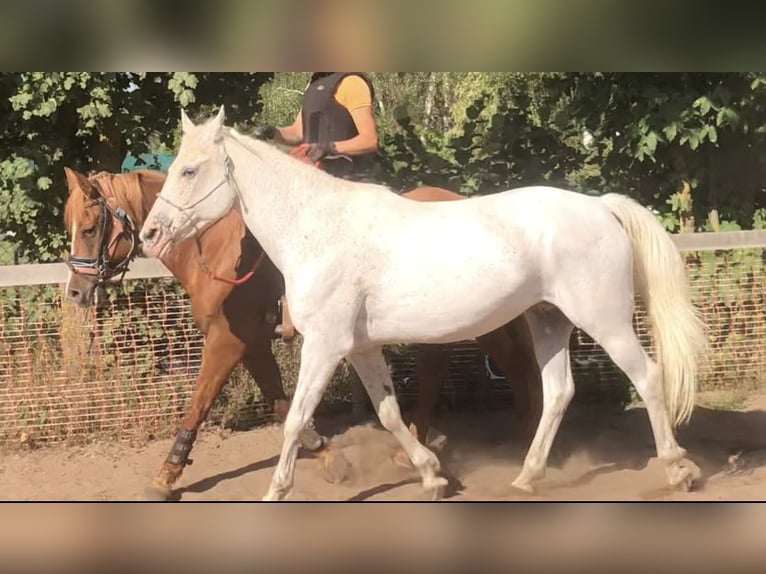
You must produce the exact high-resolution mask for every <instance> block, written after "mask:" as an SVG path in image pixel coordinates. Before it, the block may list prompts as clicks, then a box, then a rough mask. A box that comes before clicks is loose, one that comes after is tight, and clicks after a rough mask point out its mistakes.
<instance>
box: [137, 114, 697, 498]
mask: <svg viewBox="0 0 766 574" xmlns="http://www.w3.org/2000/svg"><path fill="white" fill-rule="evenodd" d="M182 119H183V124H184V126H183V127H184V136H183V140H182V143H181V147H180V150H179V153H178V156H177V158H176V160H175V162H174V163H173V165H172V166H171V168H170V171H169V174H168V178H167V180H166V183H165V187H164V188H163V190H162V193H161V194H160V196H159V201H157V202H156V203H155V205H154V207H153V209H152V211H151V212H150V214H149V216H148V217H147V220H146V223H145V225H144V228H143V230H142V240H143V242H144V246H145V250H146V251H147V252H148V253H150V254H154V255H157V256H159V255H161V254H162V253H163V252H164V250H166V249H170V248H172V245H173V244H174V243H176V242H178V241H181V240H183V239H185V238H186V237H188V236H190V235H193V234H195V233H200V232H201V231H203V230H204V229H205V228H206V227H207V226H209V225H210V224H212V223H214V222H215V221H217V220H218V219H220V218H221V217H223V216H224V215H225V214H226V213H227V212H228V211H229V210H230V209H232V208H235V209H239V210H241V212H242V215H243V218H244V220H245V222H246V224H247V226H248V228H249V229H250V230H251V232H252V233H253V235H254V236H255V237H256V238H257V239H258V240H259V241H260V243H261V244H262V246H263V248H264V249H265V251H266V253H267V254H268V255H269V257H270V258H271V259H272V260H273V261H274V263H275V265H276V266H277V268H279V270H280V271H281V272H282V273H283V274H284V276H285V283H286V289H287V298H288V300H289V301H290V311H291V315H292V318H293V321H294V323H295V325H296V327H297V328H298V329H299V330H300V331H301V333H302V334H303V336H304V345H303V349H302V356H301V368H300V373H299V380H298V384H297V387H296V391H295V395H294V398H293V402H292V406H291V409H290V413H289V415H288V417H287V420H286V422H285V443H284V445H283V449H282V456H281V457H280V462H279V464H278V466H277V469H276V471H275V474H274V479H273V481H272V484H271V487H270V489H269V492H268V494H267V495H266V498H269V499H272V498H282V497H284V496H285V495H286V494H287V493H288V492H289V490H290V489H291V487H292V484H293V469H294V461H295V456H296V453H297V433H298V432H299V431H300V430H301V429H302V428H303V426H304V425H305V424H306V422H307V421H308V420H309V418H310V417H311V415H312V414H313V411H314V409H315V408H316V406H317V405H318V403H319V401H320V399H321V396H322V393H323V392H324V389H325V387H326V385H327V383H328V382H329V379H330V377H331V376H332V373H333V371H334V370H335V368H336V366H337V364H338V362H339V361H340V360H341V359H342V358H343V357H348V358H349V359H350V360H351V362H352V364H353V365H354V368H355V369H356V370H357V372H358V373H359V375H360V378H361V379H362V381H363V383H364V384H365V387H366V388H367V390H368V392H369V394H370V397H371V399H372V402H373V404H374V405H375V406H376V408H377V411H378V415H379V417H380V419H381V422H382V424H383V425H384V426H385V427H386V428H388V429H389V430H391V432H392V433H394V435H396V437H397V438H398V439H399V441H400V442H401V444H402V447H403V448H404V449H405V451H406V452H407V453H408V454H409V455H410V458H411V459H412V461H413V464H414V465H415V467H416V468H417V469H418V470H419V471H420V473H421V475H422V477H423V484H424V487H425V488H427V489H434V490H436V491H438V490H440V489H441V488H442V487H443V486H444V484H445V481H444V479H443V478H441V477H439V476H438V472H439V470H440V469H439V463H438V460H437V459H436V456H435V455H434V454H433V453H432V452H430V451H429V450H428V449H426V448H425V447H424V446H423V445H421V444H420V443H419V442H418V441H417V440H416V439H414V438H413V437H412V436H411V435H410V434H409V433H408V432H407V429H406V428H405V426H404V424H403V423H402V421H401V416H400V414H399V408H398V405H397V403H396V398H395V396H394V393H393V386H392V383H391V378H390V374H389V372H388V369H387V368H386V365H385V362H384V360H383V357H382V353H381V346H382V345H383V344H385V343H396V342H404V343H408V342H431V343H446V342H451V341H457V340H462V339H466V338H471V337H476V336H478V335H481V334H484V333H486V332H488V331H490V330H493V329H495V328H497V327H500V326H501V325H504V324H506V323H507V322H508V321H510V320H511V319H513V318H514V317H516V316H518V315H520V314H521V313H524V312H526V315H527V320H528V322H529V325H530V330H531V333H532V336H533V338H534V341H535V352H536V356H537V359H538V363H539V364H540V367H541V369H542V378H543V387H544V388H543V394H544V408H543V414H542V418H541V421H540V425H539V427H538V430H537V433H536V435H535V438H534V441H533V443H532V445H531V446H530V450H529V453H528V455H527V458H526V460H525V463H524V468H523V470H522V472H521V474H520V475H519V477H518V478H517V479H516V480H515V481H514V485H516V486H517V487H520V488H523V489H525V490H531V488H532V480H533V479H535V478H537V477H539V476H540V475H542V474H543V472H544V468H545V464H546V460H547V456H548V452H549V449H550V446H551V443H552V441H553V438H554V436H555V433H556V430H557V428H558V426H559V423H560V421H561V417H562V416H563V413H564V411H565V409H566V407H567V405H568V403H569V401H570V399H571V396H572V394H573V392H574V388H573V381H572V375H571V369H570V365H569V353H568V339H569V335H570V333H571V330H572V328H573V325H576V326H578V327H580V328H582V329H584V330H585V331H586V332H588V333H589V334H590V335H591V336H592V337H593V338H594V339H595V340H596V341H597V342H598V343H599V344H601V346H602V347H604V349H605V350H606V351H607V353H609V354H610V356H611V357H612V358H613V360H614V361H615V363H616V364H617V365H618V366H620V367H621V368H622V369H623V370H624V371H625V372H626V374H627V375H628V376H629V377H630V379H631V380H632V381H633V383H634V384H635V385H636V388H637V389H638V391H639V393H640V394H641V395H642V397H643V398H644V401H645V402H646V404H647V409H648V411H649V415H650V419H651V423H652V428H653V431H654V434H655V439H656V441H657V449H658V455H659V456H660V457H661V458H663V459H664V460H665V461H666V464H667V472H668V477H669V480H670V482H671V483H673V484H677V483H682V484H688V483H689V481H690V480H691V476H690V472H689V470H688V468H686V467H684V466H683V465H682V464H681V462H680V461H681V459H682V458H683V456H684V451H683V449H681V448H680V447H679V446H678V444H677V443H676V441H675V438H674V437H673V431H672V425H671V417H672V419H673V422H675V423H679V422H683V421H685V420H687V419H688V417H689V416H690V414H691V410H692V407H693V403H694V389H695V379H696V369H697V356H698V354H699V352H700V351H701V350H702V348H703V347H704V332H703V328H702V324H701V322H700V321H699V319H698V317H697V315H696V313H695V311H694V308H693V307H692V306H691V303H690V301H689V294H688V284H687V280H686V277H685V270H684V265H683V261H682V260H681V257H680V256H679V254H678V252H677V251H676V249H675V247H674V245H673V243H672V241H671V240H670V238H669V237H668V236H667V234H666V233H665V231H664V230H663V229H662V227H661V226H660V225H659V223H658V222H657V221H656V219H655V218H654V216H653V215H652V214H651V213H650V212H649V211H648V210H646V209H644V208H643V207H641V206H640V205H638V204H637V203H635V202H633V201H632V200H630V199H628V198H625V197H623V196H619V195H614V194H612V195H606V196H603V197H601V198H595V197H588V196H584V195H580V194H576V193H572V192H568V191H564V190H560V189H556V188H552V187H528V188H522V189H517V190H515V191H508V192H504V193H498V194H494V195H490V196H486V197H480V198H472V199H468V200H465V201H460V202H443V203H419V202H413V201H408V200H406V199H404V198H401V197H399V196H397V195H396V194H394V193H391V192H390V191H389V190H387V189H386V188H384V187H381V186H375V185H369V184H361V183H355V182H349V181H344V180H340V179H337V178H334V177H332V176H330V175H328V174H326V173H324V172H322V171H320V170H317V169H316V168H314V167H312V166H309V165H306V164H304V163H302V162H299V161H297V160H295V159H293V158H291V157H289V156H287V155H286V154H283V153H281V152H279V151H278V150H277V149H275V148H273V147H271V146H269V145H268V144H265V143H262V142H259V141H255V140H253V139H251V138H248V137H246V136H243V135H241V134H238V133H237V132H235V131H234V130H229V129H227V128H225V127H224V126H223V109H221V112H220V113H219V115H218V117H216V118H214V119H212V120H210V121H209V122H207V123H206V124H204V125H201V126H194V125H193V124H192V123H191V122H190V121H189V120H188V118H187V117H186V116H185V114H184V115H182ZM634 275H635V278H636V279H637V285H636V287H637V289H638V291H639V292H640V293H641V295H643V296H644V298H645V299H646V300H647V302H648V311H649V317H650V320H651V321H652V325H653V328H654V336H655V342H656V345H657V348H658V352H659V358H660V363H661V365H662V373H660V371H659V370H658V369H657V366H656V365H655V364H654V362H653V361H652V360H651V359H650V358H649V357H648V356H647V355H646V353H645V352H644V351H643V349H642V348H641V345H640V343H639V342H638V339H637V338H636V336H635V333H634V332H633V328H632V313H633V299H634ZM663 375H664V377H663ZM663 380H664V384H663Z"/></svg>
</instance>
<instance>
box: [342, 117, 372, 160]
mask: <svg viewBox="0 0 766 574" xmlns="http://www.w3.org/2000/svg"><path fill="white" fill-rule="evenodd" d="M351 117H352V118H354V123H355V124H356V130H357V131H358V132H359V135H357V136H355V137H353V138H351V139H350V140H345V141H340V142H335V147H336V149H337V150H338V153H339V154H345V155H352V156H353V155H362V154H366V153H372V152H376V151H377V150H378V131H377V128H376V126H375V116H373V115H372V107H363V108H357V109H355V110H352V111H351Z"/></svg>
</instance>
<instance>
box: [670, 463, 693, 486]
mask: <svg viewBox="0 0 766 574" xmlns="http://www.w3.org/2000/svg"><path fill="white" fill-rule="evenodd" d="M699 477H700V473H699V472H694V470H693V469H691V468H688V467H681V468H680V470H679V471H678V472H677V473H675V476H672V477H671V479H670V486H671V487H672V488H674V489H676V490H679V491H681V492H691V491H692V490H694V489H695V487H696V486H697V482H698V480H699Z"/></svg>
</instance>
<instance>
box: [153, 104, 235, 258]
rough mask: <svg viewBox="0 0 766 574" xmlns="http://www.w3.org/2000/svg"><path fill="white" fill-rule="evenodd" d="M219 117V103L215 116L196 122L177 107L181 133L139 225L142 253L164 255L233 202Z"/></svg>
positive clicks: (230, 165) (200, 229)
mask: <svg viewBox="0 0 766 574" xmlns="http://www.w3.org/2000/svg"><path fill="white" fill-rule="evenodd" d="M223 121H224V110H223V106H221V109H220V111H219V112H218V115H217V116H216V117H215V118H213V119H211V120H209V121H208V122H206V123H204V124H201V125H198V126H195V125H194V124H193V123H192V122H191V120H190V119H189V117H188V116H187V115H186V112H184V111H183V110H181V122H182V127H183V136H182V138H181V145H180V147H179V150H178V155H177V156H176V158H175V160H174V161H173V163H172V164H171V166H170V168H169V170H168V177H167V179H166V180H165V185H164V186H163V188H162V191H161V193H160V195H159V196H157V201H156V202H155V204H154V206H153V207H152V209H151V211H150V212H149V215H148V216H147V218H146V222H145V223H144V226H143V228H142V229H141V235H140V237H141V242H142V244H143V248H144V252H145V253H146V254H147V255H153V256H155V257H161V256H163V255H164V254H165V253H167V252H168V251H169V250H170V249H171V248H172V247H173V245H174V244H177V243H180V242H181V241H183V240H184V239H187V238H189V237H191V236H193V235H198V234H200V233H201V232H202V231H204V230H205V229H206V228H207V227H209V226H210V225H212V224H213V223H215V222H216V221H218V220H219V219H221V218H222V217H224V216H225V215H226V214H227V213H228V212H229V211H230V210H231V208H232V207H233V205H234V203H235V200H236V193H235V190H234V187H233V181H232V174H231V169H232V164H231V160H230V158H229V156H228V154H227V153H226V149H225V147H224V130H225V128H224V125H223Z"/></svg>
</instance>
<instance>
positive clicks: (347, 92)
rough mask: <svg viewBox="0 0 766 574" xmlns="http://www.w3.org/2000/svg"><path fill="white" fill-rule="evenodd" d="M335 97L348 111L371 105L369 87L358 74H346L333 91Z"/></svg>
mask: <svg viewBox="0 0 766 574" xmlns="http://www.w3.org/2000/svg"><path fill="white" fill-rule="evenodd" d="M335 99H336V100H337V101H338V103H339V104H340V105H342V106H343V107H344V108H346V109H347V110H348V111H349V112H352V111H354V110H357V109H359V108H364V107H372V94H371V93H370V87H369V86H368V85H367V82H365V81H364V80H363V79H362V78H360V77H359V76H346V77H345V78H343V80H341V82H340V84H339V85H338V89H337V90H336V91H335Z"/></svg>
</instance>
